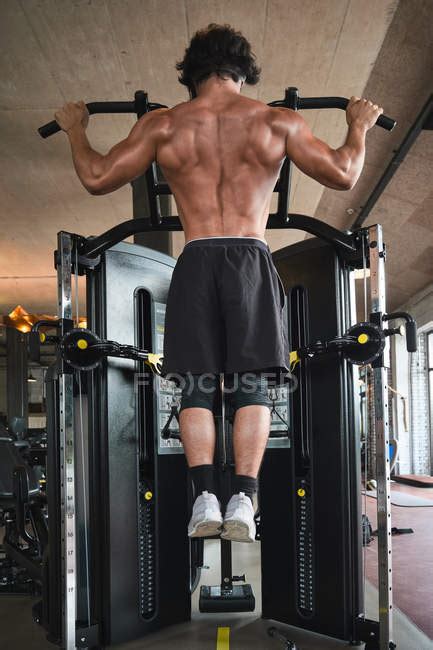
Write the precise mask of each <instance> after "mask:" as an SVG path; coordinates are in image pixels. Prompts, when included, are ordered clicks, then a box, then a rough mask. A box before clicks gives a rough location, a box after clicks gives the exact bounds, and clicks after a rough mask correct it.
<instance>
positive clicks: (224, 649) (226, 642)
mask: <svg viewBox="0 0 433 650" xmlns="http://www.w3.org/2000/svg"><path fill="white" fill-rule="evenodd" d="M216 650H230V628H229V627H219V628H218V633H217V644H216Z"/></svg>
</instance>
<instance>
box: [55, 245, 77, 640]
mask: <svg viewBox="0 0 433 650" xmlns="http://www.w3.org/2000/svg"><path fill="white" fill-rule="evenodd" d="M71 249H72V237H71V235H70V234H69V233H65V232H60V233H59V234H58V238H57V295H58V315H59V319H60V322H61V323H62V324H64V323H65V322H67V321H69V322H70V321H71V320H72V298H71V292H72V281H71V280H72V250H71ZM63 329H64V327H63V326H62V327H61V329H60V333H61V334H63ZM58 378H59V453H60V458H59V468H60V495H61V497H60V531H61V533H60V536H61V580H62V588H61V593H62V637H63V638H62V640H63V644H62V647H63V648H64V649H65V650H73V649H74V648H75V647H76V639H75V634H76V632H75V629H76V627H75V626H76V608H77V604H76V598H77V577H76V532H75V458H74V454H75V444H74V422H73V412H74V408H73V405H74V402H73V400H74V393H73V375H72V373H71V371H70V370H68V369H67V368H65V367H64V363H63V361H62V360H61V359H59V375H58Z"/></svg>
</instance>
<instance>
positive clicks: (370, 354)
mask: <svg viewBox="0 0 433 650" xmlns="http://www.w3.org/2000/svg"><path fill="white" fill-rule="evenodd" d="M346 336H350V337H354V338H355V339H356V340H354V342H353V343H346V344H345V345H344V347H343V348H342V350H341V351H342V353H343V355H344V356H345V357H346V359H347V360H348V361H350V362H351V363H355V364H356V365H359V366H361V365H364V364H367V363H372V362H373V361H375V360H376V359H377V358H378V357H379V356H380V355H381V354H382V352H383V349H384V347H385V334H384V333H383V331H382V330H381V329H380V327H378V326H377V325H374V323H357V324H356V325H353V326H352V327H351V328H349V329H348V330H347V332H346Z"/></svg>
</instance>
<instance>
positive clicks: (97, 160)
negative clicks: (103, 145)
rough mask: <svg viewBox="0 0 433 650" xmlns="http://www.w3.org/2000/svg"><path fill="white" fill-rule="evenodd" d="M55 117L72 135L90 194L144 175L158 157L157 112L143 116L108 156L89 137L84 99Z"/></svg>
mask: <svg viewBox="0 0 433 650" xmlns="http://www.w3.org/2000/svg"><path fill="white" fill-rule="evenodd" d="M158 113H159V111H158ZM55 118H56V120H57V122H58V124H59V126H60V127H61V128H62V129H63V131H65V133H66V134H67V136H68V138H69V142H70V145H71V151H72V158H73V161H74V166H75V170H76V172H77V175H78V178H79V179H80V181H81V183H82V184H83V185H84V187H85V188H86V190H87V191H88V192H90V194H108V193H109V192H114V190H117V189H118V188H119V187H122V186H123V185H126V184H127V183H129V182H131V181H132V180H134V179H135V178H137V177H138V176H141V174H143V173H144V172H145V171H146V169H147V168H148V167H149V166H150V164H151V163H152V162H153V161H154V160H155V157H156V142H157V131H158V125H157V122H158V116H157V115H155V113H148V114H146V115H144V116H143V117H142V118H140V119H139V120H138V122H137V123H136V124H135V125H134V127H133V128H132V130H131V132H130V134H129V135H128V137H127V138H126V139H125V140H122V141H121V142H119V143H118V144H116V145H115V146H114V147H113V148H112V149H110V151H109V152H108V153H107V154H105V155H103V154H100V153H98V152H97V151H95V150H94V149H92V147H91V145H90V143H89V140H88V138H87V135H86V127H87V124H88V121H89V114H88V111H87V108H86V105H85V104H84V102H77V103H69V104H66V105H65V106H64V107H63V108H62V109H61V110H60V111H58V112H57V113H56V114H55Z"/></svg>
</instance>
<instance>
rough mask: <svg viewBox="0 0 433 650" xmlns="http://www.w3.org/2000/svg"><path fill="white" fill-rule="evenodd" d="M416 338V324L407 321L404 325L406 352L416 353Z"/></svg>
mask: <svg viewBox="0 0 433 650" xmlns="http://www.w3.org/2000/svg"><path fill="white" fill-rule="evenodd" d="M417 338H418V337H417V329H416V322H415V321H409V322H408V323H406V349H407V351H408V352H416V351H417Z"/></svg>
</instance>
